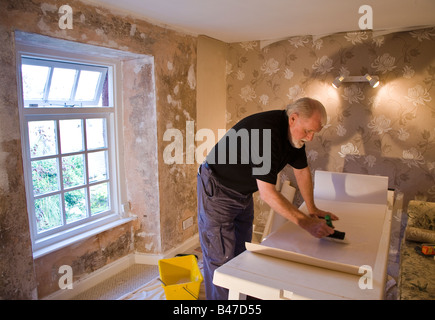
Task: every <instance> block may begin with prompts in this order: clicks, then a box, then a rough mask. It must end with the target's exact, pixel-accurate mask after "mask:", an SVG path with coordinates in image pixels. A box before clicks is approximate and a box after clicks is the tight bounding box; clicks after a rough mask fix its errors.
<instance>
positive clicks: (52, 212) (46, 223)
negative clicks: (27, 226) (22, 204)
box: [35, 195, 62, 233]
mask: <svg viewBox="0 0 435 320" xmlns="http://www.w3.org/2000/svg"><path fill="white" fill-rule="evenodd" d="M35 215H36V224H37V229H38V233H39V232H42V231H46V230H48V229H52V228H55V227H58V226H60V225H62V215H61V207H60V195H54V196H50V197H45V198H41V199H37V200H35Z"/></svg>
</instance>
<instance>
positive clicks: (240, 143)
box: [198, 98, 338, 299]
mask: <svg viewBox="0 0 435 320" xmlns="http://www.w3.org/2000/svg"><path fill="white" fill-rule="evenodd" d="M325 123H326V111H325V108H324V106H323V105H322V104H321V103H320V102H319V101H317V100H314V99H311V98H302V99H299V100H297V101H296V102H295V103H293V104H290V105H288V106H287V108H286V110H273V111H266V112H261V113H257V114H254V115H251V116H248V117H246V118H244V119H242V120H241V121H240V122H238V123H237V124H236V125H235V126H234V127H233V128H232V129H230V130H229V131H228V132H227V133H226V134H225V136H224V137H223V138H222V139H221V140H219V142H218V143H217V144H216V145H215V147H214V148H213V150H212V151H211V152H210V153H209V154H208V156H207V158H206V161H205V162H204V163H203V164H202V165H201V166H200V167H199V170H198V227H199V236H200V241H201V249H202V252H203V262H204V281H205V288H206V297H207V299H227V298H228V290H227V289H225V288H221V287H218V286H215V285H213V282H212V281H213V273H214V270H215V269H217V268H218V267H219V266H221V265H223V264H224V263H226V262H227V261H229V260H231V259H232V258H234V257H235V256H237V255H238V254H240V253H241V252H243V251H244V250H246V248H245V242H246V241H248V242H250V241H251V240H252V223H253V219H254V204H253V200H252V194H253V193H254V192H256V191H257V190H258V191H259V193H260V196H261V198H262V199H263V201H265V202H266V203H267V204H268V205H269V206H270V207H271V208H272V209H273V210H275V212H277V213H279V214H281V215H282V216H283V217H285V218H286V219H288V220H290V221H292V222H293V223H295V224H297V225H298V226H300V227H301V228H303V229H305V230H306V231H307V232H309V233H310V234H311V235H312V236H314V237H316V238H322V237H325V236H328V235H329V234H332V233H333V232H334V230H333V229H332V228H330V227H328V226H327V225H326V222H325V221H324V219H319V218H318V217H324V216H325V215H326V214H329V215H331V217H332V219H333V220H337V219H338V218H337V217H336V216H335V215H333V214H331V213H329V212H325V211H322V210H320V209H318V208H317V207H316V205H315V203H314V197H313V181H312V178H311V172H310V169H309V167H308V162H307V157H306V154H305V142H307V141H311V140H312V139H313V136H314V134H315V133H316V132H319V131H320V130H321V129H322V127H323V126H324V125H325ZM234 139H236V140H234ZM287 164H289V165H291V166H292V167H293V171H294V175H295V177H296V181H297V184H298V187H299V190H300V192H301V194H302V197H303V198H304V200H305V203H306V205H307V209H308V211H309V213H310V215H309V216H307V215H305V214H304V213H302V212H301V211H299V210H298V209H297V208H296V207H295V206H293V205H292V204H291V203H290V202H289V201H288V200H287V199H286V198H285V197H283V196H282V195H281V193H279V192H277V191H276V188H275V184H276V181H277V176H278V174H279V172H280V171H281V170H282V169H283V168H284V167H285V166H286V165H287Z"/></svg>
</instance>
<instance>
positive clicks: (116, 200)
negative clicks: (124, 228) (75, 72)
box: [16, 40, 134, 258]
mask: <svg viewBox="0 0 435 320" xmlns="http://www.w3.org/2000/svg"><path fill="white" fill-rule="evenodd" d="M60 41H62V40H60ZM16 48H17V49H16V57H17V85H18V93H19V94H18V102H19V103H18V105H19V115H20V127H21V138H22V140H21V141H22V151H23V152H22V154H23V168H24V179H25V185H26V198H27V208H28V210H27V211H28V215H29V222H30V234H31V239H32V248H33V256H34V258H37V257H40V256H42V255H44V254H46V253H49V252H51V251H53V250H57V249H59V248H62V247H64V246H67V245H69V244H71V243H74V242H75V241H79V240H82V239H84V238H86V237H89V236H92V235H94V234H97V233H99V232H102V231H104V230H108V229H110V228H113V227H115V226H117V225H120V224H122V223H126V222H128V221H131V220H132V219H134V217H129V215H128V210H124V208H126V203H127V201H126V199H125V193H126V191H125V185H124V183H123V182H121V181H123V179H122V178H123V169H122V168H123V161H122V156H121V154H122V152H119V150H122V140H123V139H122V103H121V101H122V99H121V94H120V87H121V78H122V77H121V71H120V70H121V65H120V62H119V61H114V60H106V59H102V58H98V57H94V56H86V55H81V54H73V53H71V52H62V51H56V50H51V49H46V48H37V47H32V46H28V45H26V44H23V43H17V44H16ZM29 57H31V58H38V59H49V60H57V61H58V62H59V63H61V62H70V63H81V64H83V65H88V66H93V65H94V66H96V67H97V68H98V67H99V66H103V67H105V68H107V69H108V88H109V106H108V107H87V106H81V107H80V108H65V107H49V108H46V107H37V108H29V107H25V104H24V101H23V93H22V77H21V59H22V58H29ZM100 82H102V81H100ZM100 89H101V88H99V89H98V90H100ZM103 117H104V118H106V125H107V150H110V151H109V152H108V159H107V161H108V166H109V167H108V171H109V175H110V176H109V180H110V202H111V210H110V211H108V212H106V213H104V214H98V215H95V216H93V217H89V218H87V219H86V220H85V221H82V220H79V221H75V222H73V223H71V224H68V227H62V228H55V229H51V230H48V231H44V232H42V233H40V234H38V232H37V223H36V217H35V214H34V193H33V183H32V172H31V156H30V149H29V138H28V121H32V120H46V119H51V120H56V121H59V120H60V119H85V118H103ZM83 130H85V129H83ZM56 134H57V137H58V138H59V136H60V134H59V133H56ZM83 138H84V139H85V138H86V137H83ZM57 143H58V145H59V144H60V140H58V142H57ZM98 150H101V149H98ZM98 150H95V151H98ZM104 150H106V149H104ZM87 152H88V153H89V152H90V151H87ZM79 153H83V152H79ZM72 154H75V153H72ZM68 155H71V154H68ZM57 157H58V158H59V160H60V158H61V154H59V153H58V154H57ZM85 174H86V175H87V172H86V173H85ZM61 179H62V176H61V172H59V183H60V184H61V183H62V180H61ZM87 197H88V199H89V194H88V195H87ZM63 216H65V212H64V210H63Z"/></svg>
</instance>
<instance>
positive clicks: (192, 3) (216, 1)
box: [84, 0, 435, 42]
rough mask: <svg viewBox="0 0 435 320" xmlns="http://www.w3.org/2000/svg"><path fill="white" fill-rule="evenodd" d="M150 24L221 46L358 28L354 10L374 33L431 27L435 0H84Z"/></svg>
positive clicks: (433, 21) (434, 23)
mask: <svg viewBox="0 0 435 320" xmlns="http://www.w3.org/2000/svg"><path fill="white" fill-rule="evenodd" d="M84 2H90V3H93V4H98V5H101V6H104V7H108V8H110V9H112V10H116V11H117V12H119V13H123V14H130V15H132V16H133V17H136V18H142V19H145V20H147V21H150V22H152V23H154V24H158V25H165V26H167V27H169V28H171V29H175V30H179V31H183V32H186V33H189V34H194V35H207V36H209V37H212V38H215V39H218V40H222V41H224V42H239V41H253V40H275V39H281V38H286V37H290V36H300V35H314V36H322V35H326V34H331V33H336V32H348V31H357V30H359V26H358V21H359V19H360V18H361V17H362V16H363V13H359V12H358V9H359V8H360V6H362V5H369V6H371V8H372V10H373V30H375V31H387V32H389V31H397V30H406V29H410V28H414V27H421V26H434V25H435V1H434V0H122V1H120V0H84Z"/></svg>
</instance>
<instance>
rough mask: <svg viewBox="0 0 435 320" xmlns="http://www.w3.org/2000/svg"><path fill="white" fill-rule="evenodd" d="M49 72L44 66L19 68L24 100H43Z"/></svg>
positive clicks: (25, 65)
mask: <svg viewBox="0 0 435 320" xmlns="http://www.w3.org/2000/svg"><path fill="white" fill-rule="evenodd" d="M49 70H50V68H49V67H44V66H33V65H28V64H23V65H22V66H21V73H22V78H23V97H24V100H43V98H44V90H45V84H46V83H47V76H48V72H49Z"/></svg>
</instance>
